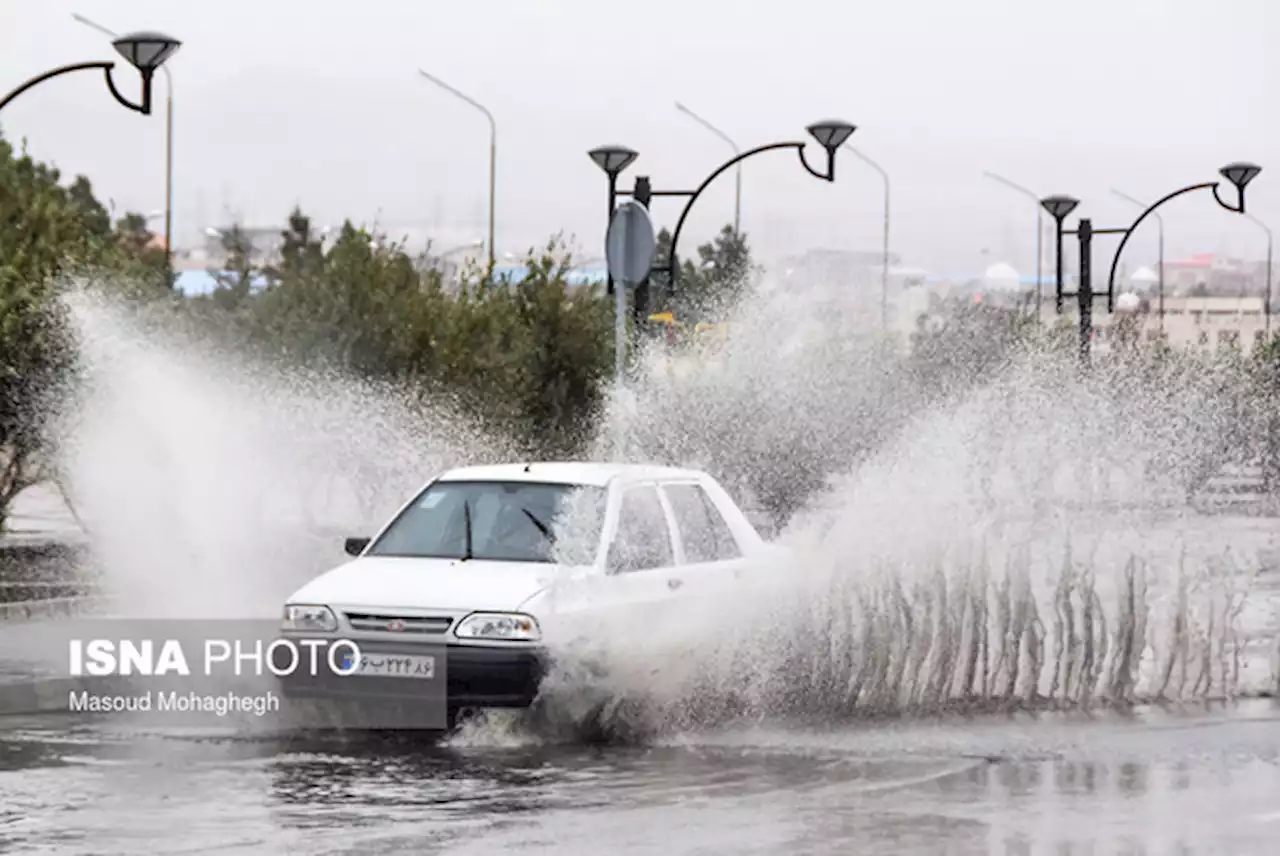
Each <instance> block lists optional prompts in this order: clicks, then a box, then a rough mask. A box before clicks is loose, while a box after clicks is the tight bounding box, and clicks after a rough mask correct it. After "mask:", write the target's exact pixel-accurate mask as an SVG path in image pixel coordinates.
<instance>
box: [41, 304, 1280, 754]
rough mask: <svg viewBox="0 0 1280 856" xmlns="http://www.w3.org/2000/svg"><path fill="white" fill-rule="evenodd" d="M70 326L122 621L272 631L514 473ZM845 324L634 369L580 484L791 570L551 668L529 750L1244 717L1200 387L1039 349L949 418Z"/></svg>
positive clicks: (380, 412) (178, 346) (376, 390)
mask: <svg viewBox="0 0 1280 856" xmlns="http://www.w3.org/2000/svg"><path fill="white" fill-rule="evenodd" d="M70 307H71V311H72V315H73V317H74V319H75V321H76V324H77V328H78V331H79V337H80V342H81V351H82V356H83V358H84V360H83V362H84V364H85V366H86V376H85V379H84V383H83V385H82V387H81V389H80V390H79V392H78V398H77V400H76V402H75V407H73V408H71V409H70V412H72V413H74V419H73V421H72V423H71V424H70V425H69V429H68V437H69V440H68V443H67V446H66V449H65V454H64V456H63V457H64V469H65V471H66V473H67V479H68V481H69V486H70V489H71V492H72V495H73V497H74V500H75V502H76V504H77V506H78V508H79V510H80V512H81V514H82V515H83V516H84V517H85V518H86V519H87V521H88V522H89V525H90V527H91V530H92V532H91V534H92V540H93V546H94V550H95V553H96V558H97V560H98V562H99V563H100V564H101V565H102V566H103V567H104V568H105V570H106V575H107V578H108V580H109V582H110V584H111V585H112V587H113V588H114V589H115V590H116V591H117V592H118V593H120V594H121V595H122V596H124V597H126V598H128V599H129V601H130V603H131V604H132V605H134V606H135V607H137V608H138V609H140V610H145V611H150V612H151V613H153V614H157V615H164V616H166V617H172V616H174V615H178V614H201V615H213V616H217V615H220V614H233V615H235V616H237V617H244V616H245V615H246V609H260V611H261V613H262V614H263V615H264V616H266V615H271V616H274V615H275V614H276V610H277V608H278V604H279V603H280V601H281V599H282V598H283V597H284V596H285V595H287V593H288V592H289V591H290V590H292V588H294V587H295V586H296V585H297V584H299V583H300V582H302V581H303V580H305V579H307V578H309V577H310V576H312V575H314V574H315V573H317V572H319V571H321V570H323V569H325V567H326V566H329V565H332V564H335V563H336V562H337V561H340V560H341V556H340V554H339V553H338V551H337V549H336V547H337V544H338V538H337V537H336V535H337V534H338V533H339V532H342V531H343V530H345V532H344V534H350V533H353V532H359V531H362V530H363V531H367V530H368V528H369V527H371V526H373V525H376V524H377V523H379V522H381V520H382V519H384V518H385V516H386V515H387V514H389V513H390V512H391V511H392V510H393V509H394V508H395V507H396V506H398V505H399V503H401V502H402V501H403V500H404V499H405V498H406V497H407V496H408V495H409V493H410V492H411V491H413V490H414V489H415V488H416V487H417V486H418V485H419V484H420V483H421V482H423V481H424V480H425V479H427V478H429V477H430V476H431V475H432V474H433V473H435V472H438V471H439V470H440V469H441V468H444V467H447V466H451V465H456V464H457V463H461V462H464V461H465V462H473V461H479V460H497V459H502V458H503V457H505V456H506V455H508V454H510V450H508V449H505V448H504V447H503V444H502V443H501V442H498V441H497V440H495V439H493V438H491V437H487V436H484V435H483V434H482V432H480V431H479V430H478V428H477V427H476V426H475V425H474V424H472V423H469V422H468V421H467V420H465V419H462V418H460V417H459V416H458V415H457V412H456V410H455V409H453V408H451V407H450V406H449V404H448V402H439V401H423V400H422V399H421V398H420V397H418V396H416V395H410V394H407V393H406V392H404V391H403V390H397V389H389V388H385V387H378V386H375V385H371V384H368V383H362V382H358V381H354V380H352V379H350V378H346V377H342V376H340V375H335V374H332V373H326V372H318V371H317V372H305V371H295V372H282V371H281V370H279V369H278V368H274V367H273V368H266V367H263V366H261V365H257V364H255V363H253V362H252V361H251V360H248V359H245V358H242V357H240V356H237V355H236V354H235V353H231V352H228V351H227V350H225V349H223V348H220V347H219V346H218V345H217V344H216V343H215V342H214V341H212V340H206V339H204V338H202V337H201V336H200V335H197V334H196V333H195V332H194V331H193V330H191V329H187V328H182V329H172V328H171V326H170V325H171V322H172V319H171V318H169V317H168V316H165V315H164V314H163V313H161V314H160V315H159V316H155V315H152V314H149V313H146V312H144V313H139V312H137V311H136V310H132V309H128V310H126V309H123V308H121V307H120V306H118V305H115V304H112V303H110V302H107V301H103V300H101V299H97V298H91V297H88V296H86V295H83V294H81V295H78V296H76V297H74V298H73V299H72V300H71V301H70ZM837 309H838V307H833V306H831V305H825V304H823V303H821V302H820V301H817V300H809V299H806V298H805V297H803V295H796V294H794V293H791V294H777V293H774V294H772V295H771V294H770V293H768V292H758V293H756V294H754V295H753V296H752V299H751V300H750V301H749V302H747V303H745V304H744V305H743V307H741V308H740V309H738V310H736V311H735V313H734V315H733V316H732V318H731V323H732V325H733V328H734V330H735V334H734V336H733V337H732V338H731V340H730V341H729V342H728V344H727V345H726V346H725V347H724V348H723V349H722V350H721V351H720V352H718V353H717V354H715V355H714V356H702V357H693V356H690V357H681V358H678V359H676V360H672V359H670V358H668V357H666V356H663V355H661V354H660V353H658V352H656V351H651V352H648V353H645V354H642V355H641V358H640V360H639V369H638V370H637V372H636V373H635V374H634V376H633V377H632V378H630V380H629V381H628V384H627V389H626V390H625V392H624V391H622V390H619V391H617V392H618V394H617V395H616V397H615V399H614V401H613V404H612V406H611V408H610V409H609V411H608V412H607V413H606V414H605V416H604V418H603V419H602V421H601V424H600V425H599V426H598V437H599V440H598V442H597V444H596V447H595V449H594V451H593V455H594V457H596V458H600V459H612V460H636V461H641V460H643V461H657V462H663V463H672V464H679V465H684V466H693V467H700V468H704V469H707V470H709V471H710V472H712V473H713V474H714V475H716V476H717V478H719V479H720V480H721V482H722V483H723V484H724V485H725V486H726V487H727V488H728V489H729V490H730V491H731V493H733V494H734V495H735V496H736V497H737V498H738V499H739V500H740V502H742V503H743V504H744V505H749V506H765V507H766V508H767V509H768V510H769V511H770V512H772V513H774V514H780V515H782V516H783V517H784V518H787V519H789V524H788V526H787V528H786V530H785V531H784V532H783V533H782V536H781V541H782V542H783V543H786V544H788V545H789V546H790V547H791V548H792V550H793V556H792V558H791V559H789V560H788V561H786V562H783V563H778V564H776V565H774V566H772V567H758V568H755V569H753V576H752V579H753V580H754V582H753V583H752V584H750V585H748V584H747V582H745V581H744V582H743V583H741V584H735V585H734V587H733V588H732V589H731V590H727V591H717V590H714V589H713V588H708V589H704V590H702V593H701V595H700V596H697V597H690V598H687V599H685V600H684V601H682V602H678V603H677V602H674V601H673V602H672V603H671V604H669V605H664V606H663V613H664V617H665V620H664V621H663V622H662V625H661V626H662V628H663V630H662V631H661V632H656V631H655V630H654V629H653V628H652V627H650V628H647V629H646V627H645V626H644V624H643V623H642V622H637V623H631V624H627V625H617V626H615V627H614V628H613V629H612V630H611V631H607V632H604V633H602V634H600V635H599V637H598V638H594V639H592V640H590V642H591V644H590V645H589V647H588V648H587V649H586V650H585V651H584V650H583V649H582V648H581V647H575V648H574V649H573V651H572V655H571V656H559V657H558V665H557V668H556V670H555V672H554V673H553V674H552V675H551V676H550V678H549V679H548V681H547V685H546V687H545V692H544V697H543V699H542V700H541V703H540V705H539V710H538V711H537V712H536V714H535V715H534V716H533V717H530V718H528V721H525V722H523V723H522V724H521V728H528V727H529V726H533V727H534V734H535V735H539V736H540V737H541V738H546V737H551V736H554V735H568V736H569V737H570V738H571V739H582V738H584V737H601V738H605V739H628V738H634V737H647V736H650V735H652V734H654V733H656V732H661V731H663V730H669V729H681V728H690V727H698V726H706V725H715V724H720V723H724V722H727V721H731V720H735V719H740V718H742V717H748V718H755V719H759V718H763V717H771V716H790V715H800V714H803V715H807V716H822V717H825V718H847V717H850V716H865V715H879V716H896V715H902V714H906V713H923V712H934V711H945V710H953V709H956V708H957V707H973V706H1031V707H1037V706H1043V705H1046V704H1052V705H1083V704H1096V703H1107V702H1110V703H1132V702H1134V701H1138V700H1141V699H1146V698H1204V697H1219V696H1229V695H1232V694H1234V693H1237V692H1240V691H1241V689H1242V686H1243V684H1244V683H1247V681H1246V680H1245V679H1246V678H1248V677H1249V675H1248V674H1247V673H1248V669H1249V668H1250V666H1249V664H1248V663H1247V662H1245V661H1243V659H1242V655H1241V651H1242V647H1243V645H1244V643H1245V642H1246V641H1247V640H1246V639H1245V637H1244V636H1242V631H1241V629H1240V627H1239V621H1238V620H1237V619H1238V617H1239V614H1240V610H1241V605H1242V603H1243V599H1244V597H1245V596H1246V594H1247V591H1248V585H1249V583H1250V581H1251V579H1252V576H1251V574H1252V571H1253V569H1254V567H1253V566H1254V564H1255V563H1254V550H1253V548H1254V547H1255V546H1256V545H1253V544H1251V543H1248V540H1247V537H1246V536H1245V535H1243V534H1242V535H1240V536H1239V537H1237V535H1234V534H1225V533H1222V532H1219V531H1217V530H1215V529H1213V528H1212V527H1206V526H1204V525H1202V524H1196V523H1195V522H1194V519H1180V518H1179V517H1178V516H1177V512H1176V511H1174V510H1172V509H1175V508H1176V507H1178V506H1177V503H1179V502H1180V501H1181V500H1182V498H1183V494H1184V493H1185V490H1184V488H1183V485H1185V484H1186V483H1187V481H1188V479H1190V478H1191V477H1193V476H1194V475H1195V474H1196V471H1197V468H1198V467H1201V466H1202V459H1203V455H1201V454H1200V452H1201V451H1202V450H1203V447H1204V446H1205V444H1206V443H1207V442H1208V441H1209V440H1210V439H1213V438H1219V437H1224V436H1227V437H1229V436H1234V434H1233V432H1235V433H1239V432H1240V431H1244V430H1246V429H1247V426H1245V425H1243V419H1244V417H1242V416H1241V415H1240V413H1241V411H1240V409H1238V408H1231V407H1224V406H1222V402H1223V399H1222V396H1221V393H1220V389H1219V387H1220V386H1221V385H1220V384H1219V385H1217V386H1215V380H1214V378H1212V377H1208V378H1206V376H1205V375H1204V373H1203V372H1202V373H1200V374H1194V375H1193V374H1189V375H1186V376H1176V375H1172V374H1166V375H1164V376H1162V377H1161V378H1160V379H1159V381H1158V382H1155V381H1152V380H1151V379H1150V378H1146V379H1145V380H1143V381H1142V382H1138V381H1135V376H1134V375H1133V374H1132V373H1126V372H1121V371H1116V372H1111V373H1108V372H1106V371H1102V372H1099V373H1096V374H1094V375H1092V376H1088V377H1082V376H1081V375H1080V374H1079V372H1078V371H1077V370H1076V367H1075V366H1074V364H1073V363H1071V362H1070V361H1065V362H1064V361H1063V360H1061V359H1060V358H1058V357H1056V356H1054V355H1053V353H1051V352H1049V351H1046V350H1036V349H1035V348H1032V349H1029V350H1028V349H1024V350H1023V351H1021V352H1015V353H1013V354H1012V355H1011V356H1010V358H1009V359H1008V360H1006V361H1004V362H1003V363H1001V364H1000V365H998V366H995V367H991V368H989V369H988V370H986V371H985V372H984V373H983V377H981V378H980V379H978V380H977V381H975V380H974V378H973V377H972V374H973V373H972V372H969V373H967V375H966V373H965V372H959V373H956V374H955V376H956V377H958V378H961V379H962V380H963V383H961V382H956V383H954V384H951V385H947V384H943V385H941V386H939V385H938V384H937V383H936V379H935V380H934V381H929V380H928V378H925V377H924V376H923V375H922V372H921V371H920V368H919V366H918V365H917V364H914V363H912V362H911V360H909V359H908V358H906V357H904V356H901V355H900V353H899V352H898V351H896V350H895V349H891V348H886V347H882V346H881V345H880V344H879V342H880V340H879V339H878V337H877V335H876V334H875V332H874V331H873V330H869V329H860V328H859V326H858V324H859V322H858V321H857V319H853V318H848V317H842V315H841V314H840V312H839V311H837ZM966 376H967V380H964V378H965V377H966ZM931 383H933V385H932V386H931V385H930V384H931ZM1197 525H1198V526H1199V530H1198V532H1197V531H1194V530H1193V527H1195V526H1197ZM1248 537H1252V536H1248ZM563 540H565V541H566V542H568V541H572V539H571V538H566V539H563ZM557 653H561V654H567V653H568V652H557ZM1271 680H1272V681H1274V678H1272V679H1271ZM480 727H481V728H482V729H483V728H492V727H493V726H491V725H490V726H484V725H482V726H480ZM472 736H474V734H473V735H472Z"/></svg>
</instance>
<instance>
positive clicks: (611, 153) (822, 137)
mask: <svg viewBox="0 0 1280 856" xmlns="http://www.w3.org/2000/svg"><path fill="white" fill-rule="evenodd" d="M806 130H807V131H808V132H809V134H810V136H812V137H813V138H814V140H816V141H817V143H818V145H820V146H822V148H823V149H825V150H826V153H827V168H826V171H824V172H819V171H818V170H816V169H814V168H813V166H812V165H810V163H809V160H808V158H806V157H805V154H804V149H805V145H806V143H805V142H804V141H803V140H793V141H789V142H784V143H768V144H767V145H763V146H756V147H755V148H754V149H748V150H747V151H745V152H742V153H740V154H737V155H734V156H733V157H732V158H730V159H729V160H727V161H725V162H724V163H722V164H720V166H718V167H716V169H715V170H714V171H712V173H711V174H710V175H708V176H707V177H706V178H705V179H703V181H702V183H701V184H699V185H698V187H697V188H696V189H694V190H653V189H652V188H651V187H650V186H649V178H648V176H640V177H638V178H637V179H636V185H635V189H633V190H631V191H630V192H629V195H630V196H631V197H632V198H633V199H635V200H636V201H638V202H640V203H641V204H643V205H645V206H648V204H649V201H650V199H651V198H652V197H654V196H683V197H685V198H687V199H688V201H687V202H686V203H685V205H684V209H683V210H682V211H681V212H680V219H678V220H677V221H676V227H675V230H674V231H673V232H672V233H671V252H670V257H669V258H668V259H667V262H666V264H664V265H662V266H661V267H656V268H654V269H653V270H660V271H665V272H666V273H667V274H668V276H670V278H671V279H670V282H671V290H672V292H673V293H674V292H675V289H676V286H677V284H678V280H679V277H680V257H679V247H680V234H681V232H683V231H684V224H685V220H687V219H688V218H689V212H690V211H691V210H692V209H693V204H694V203H695V202H697V201H698V197H699V196H701V195H702V193H703V192H704V191H705V190H706V189H707V188H708V187H710V186H711V183H712V182H713V181H715V180H716V179H717V178H719V177H720V175H721V174H722V173H724V172H725V171H726V170H728V169H730V168H731V167H734V166H737V165H738V164H739V163H741V162H742V161H744V160H746V159H747V158H749V157H754V156H755V155H758V154H763V153H764V152H771V151H776V150H779V149H795V150H796V154H798V155H799V157H800V164H801V166H803V167H804V168H805V169H806V170H807V171H808V172H809V174H810V175H812V176H813V177H815V178H818V179H821V180H823V181H835V178H836V150H837V149H839V148H840V146H841V145H843V144H844V142H845V140H847V139H849V137H850V135H852V134H853V132H854V131H855V130H857V128H856V126H854V125H851V124H849V123H848V122H844V121H841V120H838V119H827V120H824V121H821V122H814V123H813V124H812V125H810V126H809V127H808V128H806ZM589 154H590V155H591V159H592V160H593V161H595V163H596V165H598V166H599V167H600V168H601V169H603V170H604V171H605V174H606V175H608V176H609V216H610V217H612V216H613V205H614V201H615V198H616V197H617V196H618V195H622V194H624V193H628V192H627V191H618V190H617V189H616V188H617V177H618V173H619V172H621V171H622V170H623V169H625V168H626V167H627V166H628V165H629V164H630V163H631V162H632V161H634V160H635V159H636V156H637V155H636V153H635V151H634V150H632V149H628V148H625V147H623V146H601V147H600V148H596V149H592V150H591V151H590V152H589ZM651 272H652V271H651ZM610 290H612V284H611V286H610ZM647 300H648V283H647V282H645V283H642V284H641V285H640V286H639V287H638V288H637V289H636V302H635V307H634V312H635V317H636V319H637V321H642V320H643V318H644V313H645V309H646V302H647Z"/></svg>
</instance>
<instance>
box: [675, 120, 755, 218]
mask: <svg viewBox="0 0 1280 856" xmlns="http://www.w3.org/2000/svg"><path fill="white" fill-rule="evenodd" d="M676 109H677V110H679V111H680V112H681V113H684V114H685V115H686V116H688V117H689V118H690V119H693V121H695V122H697V123H698V124H699V125H701V126H702V127H704V128H706V129H707V130H708V131H710V132H711V133H713V134H715V135H716V136H717V137H719V138H720V139H722V140H724V141H725V142H726V143H728V144H729V148H731V149H733V153H734V154H735V155H740V154H742V149H741V148H739V147H738V144H737V143H735V142H734V141H733V140H732V139H731V138H730V137H729V135H728V134H726V133H725V132H724V131H722V130H720V129H719V128H717V127H716V126H715V125H713V124H711V123H710V122H708V121H707V120H706V119H704V118H702V117H701V116H699V115H698V114H697V113H695V112H693V111H692V110H690V109H689V108H688V107H686V106H684V105H683V104H681V103H680V102H679V101H677V102H676ZM736 173H737V174H736V175H735V176H734V189H733V234H735V235H737V234H740V233H741V231H742V164H741V163H739V164H738V167H737V170H736Z"/></svg>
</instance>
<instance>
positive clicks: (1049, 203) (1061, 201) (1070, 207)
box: [1040, 194, 1080, 223]
mask: <svg viewBox="0 0 1280 856" xmlns="http://www.w3.org/2000/svg"><path fill="white" fill-rule="evenodd" d="M1079 204H1080V200H1079V199H1076V198H1075V197H1074V196H1063V195H1061V194H1058V195H1056V196H1046V197H1045V198H1044V199H1041V200H1040V205H1041V206H1042V207H1043V208H1044V210H1046V211H1048V212H1049V216H1051V217H1053V219H1055V220H1057V221H1058V222H1059V223H1061V222H1062V221H1063V220H1065V219H1066V217H1067V215H1068V214H1070V213H1071V212H1072V211H1074V210H1076V206H1077V205H1079Z"/></svg>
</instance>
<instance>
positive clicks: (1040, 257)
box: [982, 171, 1066, 321]
mask: <svg viewBox="0 0 1280 856" xmlns="http://www.w3.org/2000/svg"><path fill="white" fill-rule="evenodd" d="M982 174H983V175H985V176H986V177H987V178H989V179H991V180H992V181H997V182H999V183H1000V184H1003V185H1004V186H1005V187H1007V188H1009V189H1010V190H1013V191H1016V192H1017V193H1021V194H1022V195H1023V196H1025V197H1027V198H1028V199H1030V200H1031V201H1032V202H1034V203H1035V206H1036V321H1039V320H1040V304H1041V300H1042V294H1043V292H1044V285H1043V283H1044V276H1043V275H1042V274H1041V271H1042V270H1043V269H1044V252H1043V250H1042V248H1041V240H1042V239H1043V237H1044V208H1043V207H1042V206H1041V205H1040V194H1038V193H1035V192H1034V191H1031V190H1028V189H1027V188H1025V187H1023V186H1022V185H1021V184H1016V183H1014V182H1012V181H1010V180H1009V179H1007V178H1005V177H1004V176H1003V175H997V174H995V173H994V172H987V171H984V172H983V173H982ZM1063 216H1064V217H1065V216H1066V215H1065V214H1064V215H1063ZM1059 311H1061V310H1059Z"/></svg>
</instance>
